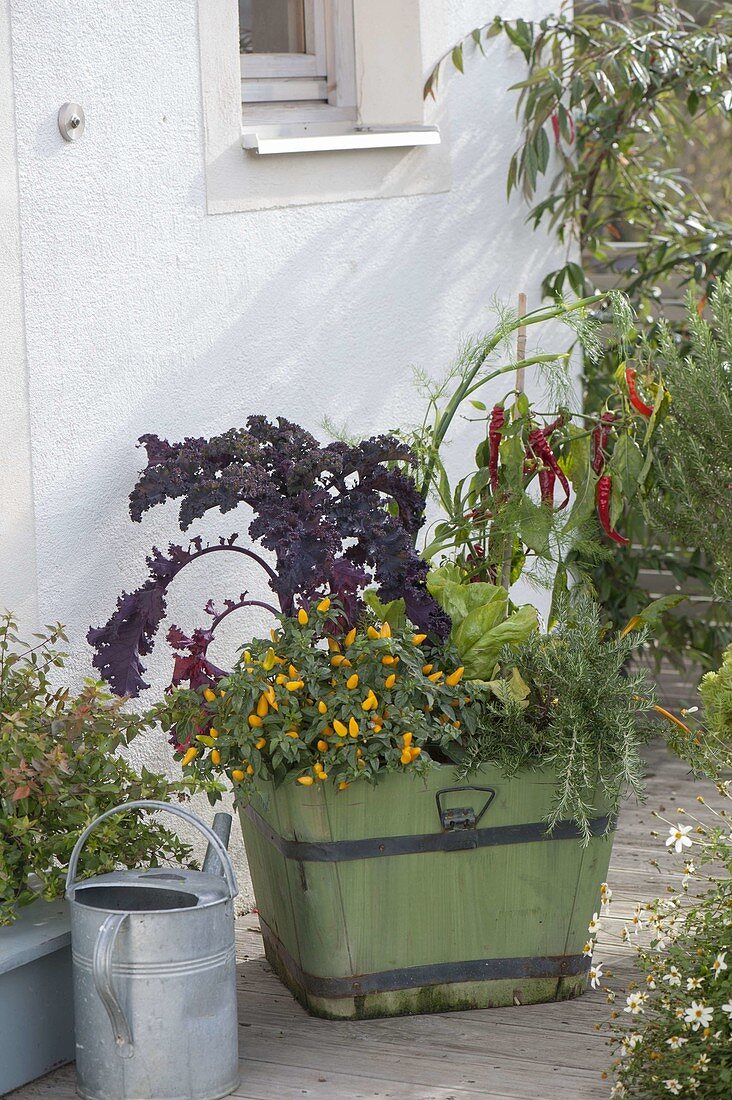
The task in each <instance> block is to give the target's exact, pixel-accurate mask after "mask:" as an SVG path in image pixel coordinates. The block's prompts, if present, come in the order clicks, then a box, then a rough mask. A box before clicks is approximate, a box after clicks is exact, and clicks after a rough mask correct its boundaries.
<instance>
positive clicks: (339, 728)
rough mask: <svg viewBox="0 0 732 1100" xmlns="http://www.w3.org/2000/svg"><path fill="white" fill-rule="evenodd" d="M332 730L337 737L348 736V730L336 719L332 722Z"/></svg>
mask: <svg viewBox="0 0 732 1100" xmlns="http://www.w3.org/2000/svg"><path fill="white" fill-rule="evenodd" d="M333 729H334V730H335V731H336V733H337V734H338V736H339V737H346V736H347V735H348V730H347V728H346V726H345V725H344V724H343V722H341V721H340V719H338V718H335V719H334V720H333Z"/></svg>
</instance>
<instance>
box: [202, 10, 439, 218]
mask: <svg viewBox="0 0 732 1100" xmlns="http://www.w3.org/2000/svg"><path fill="white" fill-rule="evenodd" d="M197 3H198V28H199V46H200V55H201V92H202V97H203V121H204V127H203V132H204V156H205V166H206V202H207V209H208V211H209V213H211V214H226V213H230V212H233V211H241V210H264V209H269V208H272V207H282V206H299V205H303V204H308V203H324V202H342V201H344V200H353V199H358V198H385V197H388V196H392V195H416V194H428V193H434V192H435V191H444V190H447V189H448V188H449V187H450V160H449V155H448V149H447V148H446V147H445V146H442V145H440V134H439V131H438V128H437V125H436V122H437V112H438V110H441V109H442V104H441V103H440V104H434V103H432V102H429V103H425V101H424V99H423V96H422V86H423V84H424V77H425V73H426V72H428V71H429V68H430V67H431V65H432V64H434V59H433V58H430V59H429V60H428V59H425V58H423V56H422V30H423V27H422V16H421V10H422V9H423V8H427V7H429V6H428V5H424V4H423V3H422V0H197ZM424 18H425V21H426V20H427V16H425V17H424ZM429 19H430V20H431V19H432V17H431V16H430V17H429ZM425 113H427V118H425ZM263 154H277V155H269V156H267V155H263ZM291 154H296V155H291Z"/></svg>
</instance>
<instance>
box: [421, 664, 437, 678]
mask: <svg viewBox="0 0 732 1100" xmlns="http://www.w3.org/2000/svg"><path fill="white" fill-rule="evenodd" d="M434 667H435V666H434V665H422V672H424V674H425V676H426V675H427V673H428V672H432V669H433V668H434Z"/></svg>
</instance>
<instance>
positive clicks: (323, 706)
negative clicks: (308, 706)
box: [318, 699, 328, 714]
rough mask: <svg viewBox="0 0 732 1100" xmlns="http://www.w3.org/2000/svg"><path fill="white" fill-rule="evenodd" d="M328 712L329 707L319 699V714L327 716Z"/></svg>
mask: <svg viewBox="0 0 732 1100" xmlns="http://www.w3.org/2000/svg"><path fill="white" fill-rule="evenodd" d="M327 710H328V707H327V705H326V704H325V703H324V702H323V700H322V699H319V700H318V714H325V713H326V712H327Z"/></svg>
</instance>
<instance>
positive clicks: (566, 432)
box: [406, 295, 670, 594]
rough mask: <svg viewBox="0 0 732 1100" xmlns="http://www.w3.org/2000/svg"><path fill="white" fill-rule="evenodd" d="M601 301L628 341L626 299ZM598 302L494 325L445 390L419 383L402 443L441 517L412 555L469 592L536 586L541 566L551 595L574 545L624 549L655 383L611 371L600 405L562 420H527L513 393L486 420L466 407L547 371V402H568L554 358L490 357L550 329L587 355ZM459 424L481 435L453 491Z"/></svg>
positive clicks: (562, 580) (651, 421) (663, 412)
mask: <svg viewBox="0 0 732 1100" xmlns="http://www.w3.org/2000/svg"><path fill="white" fill-rule="evenodd" d="M606 297H607V304H608V305H609V306H610V307H611V309H612V310H613V312H614V315H615V319H616V320H615V324H616V329H617V332H618V333H620V334H621V333H622V332H623V331H629V326H630V324H631V321H632V317H631V316H630V314H629V313H628V310H627V302H626V301H625V299H623V298H622V296H619V297H618V296H614V295H609V296H606ZM601 298H602V296H596V297H594V298H592V299H584V300H580V301H579V302H576V303H572V306H571V307H567V306H564V307H558V308H555V309H540V310H536V311H534V312H532V313H530V314H528V315H527V316H525V317H516V316H513V317H509V318H508V319H506V318H503V319H502V320H501V321H500V323H499V325H498V326H497V328H496V329H495V330H494V332H493V333H491V334H490V335H489V336H488V337H485V338H482V339H480V340H478V341H476V342H474V343H473V344H471V345H469V346H468V347H467V348H466V349H464V350H463V352H462V353H461V355H460V357H459V359H458V361H457V363H456V364H455V366H454V367H453V369H452V370H451V372H450V373H449V375H448V377H447V379H446V380H445V381H444V382H440V383H436V384H435V383H431V382H429V381H425V382H424V390H425V392H426V396H427V408H426V413H425V417H424V419H423V422H422V424H421V425H420V426H419V428H418V429H416V431H414V432H413V433H411V435H407V436H406V438H408V439H409V441H410V443H411V444H412V446H413V447H414V450H415V452H416V454H417V455H418V456H419V458H420V462H419V466H418V470H417V480H418V484H419V485H420V489H421V491H422V492H423V493H425V494H427V493H432V494H433V495H434V497H435V498H436V500H437V501H438V502H439V506H440V510H441V512H442V513H443V515H444V517H445V518H442V519H440V520H439V521H438V522H437V523H436V524H435V526H434V528H433V529H432V530H431V532H430V537H429V538H428V539H427V541H426V544H425V546H424V548H423V553H424V556H425V557H426V558H427V559H428V560H430V561H437V560H439V559H440V558H441V557H442V556H444V555H445V554H447V555H448V556H449V557H450V559H451V560H453V561H454V562H455V564H457V565H458V566H460V567H461V568H462V569H464V570H465V571H466V572H467V573H468V575H469V576H470V577H471V578H472V579H474V580H475V581H485V582H489V583H492V584H499V585H503V586H504V587H505V588H506V589H508V588H509V587H510V585H511V584H512V583H513V582H515V581H516V580H517V579H518V577H519V576H520V575H521V573H522V572H523V570H524V569H525V568H526V567H527V566H528V565H530V566H531V567H532V573H533V574H534V575H536V574H537V571H538V568H539V567H540V566H541V565H542V564H544V565H545V566H547V567H551V569H547V570H546V572H547V573H550V574H551V575H552V576H556V581H555V593H557V594H560V593H561V592H562V591H566V587H567V582H568V569H567V558H568V556H569V554H570V553H571V551H572V549H573V548H574V547H575V546H576V545H577V543H578V542H579V541H582V542H585V543H587V542H594V544H595V554H596V556H600V557H601V556H602V555H603V554H605V555H606V554H608V553H609V552H611V551H612V549H613V545H615V546H620V547H625V546H627V545H628V541H629V540H628V539H627V538H626V536H625V535H624V534H623V533H622V529H621V528H622V521H623V516H624V513H625V511H626V509H627V508H628V507H629V505H630V504H631V502H632V501H633V500H634V499H635V498H636V496H637V495H638V494H639V492H640V491H641V490H642V488H643V486H644V485H645V483H646V481H647V480H648V479H649V477H651V476H652V473H653V441H654V438H655V435H656V432H657V429H658V427H659V425H660V424H662V423H663V421H664V419H665V418H666V416H667V415H668V411H669V404H670V402H669V397H668V393H667V391H666V388H665V386H664V383H663V379H662V377H661V375H660V374H659V373H657V372H656V371H655V370H654V369H653V368H652V365H651V364H650V363H649V362H648V361H646V362H645V364H644V367H643V369H642V371H639V370H638V369H636V367H634V366H633V365H632V363H631V362H630V361H627V362H622V363H621V364H620V367H619V368H618V372H617V374H616V377H615V381H614V386H613V388H612V391H611V392H610V393H609V394H608V396H607V398H606V400H605V402H604V404H603V405H602V407H600V408H598V409H597V410H593V411H591V412H589V411H586V412H583V413H579V412H577V411H575V410H573V409H572V408H571V407H570V404H569V399H567V400H566V401H561V400H560V401H559V402H558V403H557V404H556V405H555V407H554V408H549V409H541V408H537V406H536V403H535V402H532V401H530V400H529V398H528V396H527V395H526V393H525V392H522V391H521V390H520V389H517V388H516V386H515V385H514V386H512V387H511V388H510V389H508V390H507V391H506V392H505V394H504V395H503V396H502V397H501V398H500V399H499V400H498V401H495V402H494V404H493V406H492V408H490V409H488V408H487V407H486V405H485V404H484V402H482V401H481V400H479V399H478V398H477V397H476V396H475V395H476V394H477V392H478V391H479V390H480V388H481V387H483V386H485V385H487V384H489V383H491V384H495V383H496V382H497V381H498V380H499V379H501V378H503V377H506V378H507V380H508V376H511V375H513V374H514V373H515V372H516V371H517V370H525V369H526V367H527V366H529V367H537V368H538V369H541V370H543V371H545V372H546V371H547V370H551V371H552V378H551V379H550V381H551V382H553V385H550V387H549V388H550V390H552V389H553V390H554V391H557V390H559V392H560V393H561V386H562V383H564V384H565V391H564V392H565V393H567V392H568V391H567V388H566V387H567V386H568V378H567V374H566V370H567V366H566V364H567V358H568V356H567V355H566V354H565V353H555V354H541V355H535V356H528V357H523V358H521V359H520V360H518V361H516V360H514V361H511V360H510V359H509V362H508V363H505V362H504V363H502V364H498V363H496V362H495V360H494V358H493V357H494V355H495V354H496V353H498V352H500V351H501V350H502V347H503V346H505V341H506V338H507V337H508V336H509V335H510V334H511V333H513V332H515V331H516V330H517V329H519V328H521V327H524V326H528V325H533V324H536V323H541V322H544V321H546V320H549V319H552V318H558V319H559V320H563V321H565V322H566V323H570V324H571V325H572V327H573V329H574V331H575V332H579V334H580V338H581V340H582V342H583V344H584V346H585V347H586V348H587V351H588V354H592V353H593V351H594V350H596V349H597V346H598V336H599V333H598V325H597V322H596V320H595V319H594V318H593V316H592V315H591V314H590V313H589V309H590V307H591V306H596V305H597V304H598V302H599V301H600V300H601ZM510 381H511V382H513V378H511V379H510ZM460 416H462V417H464V418H468V419H471V420H473V421H477V422H479V423H481V422H482V423H483V424H484V425H485V435H484V436H483V438H482V439H481V441H480V443H479V445H478V447H477V450H476V452H475V465H474V468H473V470H471V471H470V472H469V473H467V474H466V475H465V476H463V477H462V478H460V479H459V480H458V482H457V484H456V485H454V486H453V485H452V484H451V483H450V479H449V477H448V475H447V472H446V468H445V463H444V461H443V457H442V451H443V448H444V444H445V442H446V439H447V437H448V433H449V429H450V427H451V425H452V424H453V421H454V420H455V419H456V418H457V417H460ZM598 527H599V531H598ZM596 533H597V534H598V535H599V536H600V537H599V539H598V538H597V537H596Z"/></svg>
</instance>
